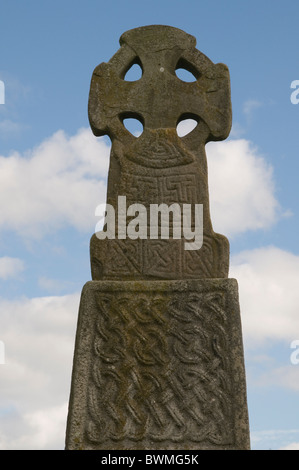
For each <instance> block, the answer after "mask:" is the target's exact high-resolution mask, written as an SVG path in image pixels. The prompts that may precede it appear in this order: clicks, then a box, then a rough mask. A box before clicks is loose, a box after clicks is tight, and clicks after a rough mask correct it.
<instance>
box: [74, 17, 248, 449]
mask: <svg viewBox="0 0 299 470" xmlns="http://www.w3.org/2000/svg"><path fill="white" fill-rule="evenodd" d="M120 45H121V47H120V49H119V51H118V52H117V53H116V54H115V55H114V56H113V57H112V59H111V60H110V61H109V62H108V63H103V64H101V65H99V66H98V67H97V68H96V69H95V71H94V73H93V76H92V80H91V88H90V97H89V119H90V124H91V127H92V130H93V132H94V133H95V135H97V136H101V135H104V134H108V135H109V136H110V138H111V140H112V149H111V157H110V169H109V176H108V188H107V213H108V207H110V208H111V207H112V209H113V210H112V211H111V213H114V216H115V219H114V222H118V224H116V225H117V227H114V228H115V233H114V236H111V233H112V232H109V230H108V225H109V223H110V219H109V218H107V220H106V225H105V226H104V228H103V230H102V231H100V232H99V233H96V234H95V235H93V237H92V239H91V244H90V256H91V268H92V279H93V280H92V281H89V282H87V283H86V284H85V286H84V288H83V290H82V295H81V302H80V309H79V318H78V326H77V335H76V344H75V352H74V363H73V374H72V384H71V394H70V401H69V413H68V423H67V432H66V448H67V449H90V450H92V449H95V450H101V449H106V450H118V449H119V450H124V449H127V450H137V449H141V450H142V449H143V450H144V449H153V450H159V449H161V450H166V449H173V450H175V449H177V450H192V449H195V450H198V449H221V450H224V449H249V446H250V444H249V424H248V411H247V402H246V380H245V369H244V359H243V344H242V329H241V321H240V310H239V300H238V285H237V281H236V280H235V279H228V278H227V276H228V266H229V247H228V241H227V239H226V238H225V237H224V236H222V235H219V234H216V233H214V231H213V228H212V224H211V220H210V214H209V194H208V177H207V162H206V155H205V144H206V143H207V142H208V141H209V140H222V139H225V138H226V137H227V135H228V133H229V130H230V126H231V104H230V85H229V74H228V69H227V67H226V66H225V65H222V64H217V65H215V64H213V63H212V62H211V61H210V60H209V59H208V58H207V57H206V56H204V55H203V54H202V53H201V52H199V51H198V50H197V49H196V48H195V39H194V38H193V37H192V36H190V35H188V34H186V33H184V32H183V31H181V30H179V29H176V28H172V27H169V26H146V27H142V28H137V29H134V30H132V31H128V32H126V33H125V34H123V35H122V37H121V39H120ZM133 64H139V65H140V67H141V68H142V77H141V78H140V79H139V80H136V81H133V82H129V81H127V80H126V79H125V78H126V73H127V71H128V70H129V69H130V67H131V66H132V65H133ZM178 68H185V69H186V70H187V71H189V72H191V73H192V74H193V75H194V82H193V83H186V82H183V81H182V80H180V79H179V78H178V77H177V76H176V69H178ZM130 117H134V118H136V119H138V120H139V121H140V122H141V123H142V124H143V132H142V134H141V135H140V136H134V135H132V134H131V133H130V132H129V131H128V130H127V129H126V128H125V126H124V120H125V119H126V118H130ZM185 118H193V119H194V120H196V122H197V126H196V127H195V129H194V130H193V131H192V132H190V133H189V134H188V135H186V136H185V137H179V136H178V134H177V130H176V128H177V124H178V123H179V122H180V121H181V120H183V119H185ZM120 203H121V204H120ZM137 204H138V207H140V205H142V207H143V208H144V209H145V211H146V217H144V218H143V219H140V220H142V222H140V227H139V231H138V233H139V235H140V234H143V235H145V234H146V235H147V234H148V229H149V231H150V234H151V233H152V232H151V230H153V226H152V225H153V224H152V221H153V219H152V218H151V216H152V213H151V212H150V215H149V218H148V212H147V211H148V210H150V211H151V209H152V208H153V206H154V207H155V208H156V209H157V206H158V207H160V206H161V204H165V205H167V207H173V208H174V207H175V208H176V210H173V218H172V219H171V222H170V226H171V227H170V228H171V229H172V233H171V234H170V236H169V237H168V238H167V237H163V236H162V235H163V233H164V232H163V230H164V228H165V227H164V225H163V224H164V222H163V221H162V219H156V226H154V229H155V230H156V232H155V230H154V233H155V234H156V235H157V234H158V235H159V236H156V237H152V238H151V237H148V236H139V237H135V238H134V237H131V238H130V237H127V234H128V233H127V229H128V227H129V225H130V223H131V222H132V219H131V218H132V216H134V210H135V209H136V207H137ZM190 205H191V206H193V205H194V206H195V207H201V208H202V219H201V220H202V221H203V237H202V238H203V239H202V245H201V246H200V248H199V249H194V250H189V249H185V248H186V245H185V242H186V239H187V240H188V236H187V235H188V234H187V235H186V232H185V231H184V230H183V231H182V225H183V229H185V225H184V223H183V224H182V220H183V222H184V221H186V219H184V217H183V219H177V218H176V216H177V214H181V213H182V212H183V215H185V212H184V211H185V210H186V207H189V206H190ZM130 208H131V209H132V208H133V209H132V210H131V211H129V209H130ZM176 211H177V212H176ZM168 215H169V214H168ZM133 220H134V219H133ZM196 220H197V219H196V215H195V217H194V219H192V220H191V217H190V218H189V222H190V227H191V228H193V229H196ZM168 221H170V217H169V219H168ZM120 222H121V223H120ZM123 222H125V224H124V225H125V230H123V226H122V223H123ZM135 222H136V219H135ZM194 233H196V232H194ZM108 234H109V236H108ZM179 234H180V235H182V234H183V236H181V237H179V236H178V235H179Z"/></svg>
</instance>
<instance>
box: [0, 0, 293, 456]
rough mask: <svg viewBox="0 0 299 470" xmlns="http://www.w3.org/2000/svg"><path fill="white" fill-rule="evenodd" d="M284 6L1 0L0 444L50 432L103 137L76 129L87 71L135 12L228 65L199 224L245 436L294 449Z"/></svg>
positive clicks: (67, 366) (289, 55)
mask: <svg viewBox="0 0 299 470" xmlns="http://www.w3.org/2000/svg"><path fill="white" fill-rule="evenodd" d="M298 14H299V4H298V2H296V1H295V0H292V1H291V0H286V1H284V2H279V1H276V0H272V1H267V0H259V1H256V0H251V1H247V0H243V1H242V2H241V1H235V0H227V1H219V0H215V1H200V0H194V1H193V0H191V1H188V0H186V1H185V2H181V1H176V0H172V1H171V2H170V1H165V0H159V1H156V0H151V1H150V2H147V1H143V2H140V1H139V2H137V1H135V0H134V1H130V0H128V1H127V2H122V1H116V0H111V1H110V2H104V1H101V0H98V1H94V0H86V1H84V2H83V1H76V0H73V1H69V0H60V1H59V2H58V1H56V0H52V1H51V2H50V1H45V0H44V1H31V0H27V1H26V2H23V1H21V0H9V1H8V0H2V2H1V5H0V80H1V81H2V82H3V83H4V84H5V104H0V205H1V210H0V214H1V217H0V341H2V342H3V343H4V345H5V364H0V382H1V386H0V389H1V399H0V419H1V426H0V448H1V449H17V448H24V449H54V448H55V449H59V448H63V447H64V432H65V419H66V407H67V402H68V396H69V386H70V374H71V367H72V354H73V346H74V338H75V329H76V321H77V312H78V302H79V296H80V291H81V289H82V287H83V285H84V283H85V282H86V281H88V280H90V267H89V239H90V237H91V235H92V233H93V230H94V227H95V224H96V222H97V220H96V218H95V216H94V211H95V207H96V205H97V204H99V203H102V202H104V200H105V188H106V176H107V169H108V161H109V144H108V140H107V139H106V138H95V137H94V136H93V135H92V134H91V131H90V130H89V124H88V116H87V101H88V93H89V85H90V79H91V74H92V71H93V69H94V68H95V66H96V65H98V64H99V63H100V62H105V61H108V60H109V59H110V58H111V57H112V55H113V54H114V53H115V52H116V50H117V49H118V47H119V42H118V40H119V37H120V36H121V34H122V33H123V32H125V31H127V30H129V29H132V28H135V27H138V26H144V25H150V24H166V25H170V26H174V27H178V28H180V29H183V30H184V31H186V32H187V33H189V34H192V35H193V36H195V37H196V39H197V48H198V49H199V50H201V51H202V52H203V53H204V54H206V55H207V56H208V57H209V58H210V59H211V60H212V61H213V62H215V63H217V62H223V63H225V64H226V65H228V67H229V70H230V77H231V91H232V107H233V128H232V132H231V135H230V137H229V138H228V139H227V141H226V142H224V143H211V144H209V145H208V146H207V155H208V162H209V181H210V197H211V212H212V219H213V224H214V228H215V230H216V231H218V232H219V233H223V234H225V235H226V236H228V238H229V240H230V245H231V272H230V275H231V277H236V278H237V280H238V282H239V289H240V303H241V313H242V323H243V336H244V347H245V359H246V373H247V386H248V406H249V417H250V429H251V443H252V448H253V449H281V448H288V449H299V425H298V422H299V408H298V394H299V364H297V365H296V364H292V363H291V361H290V356H291V353H292V352H293V351H294V350H292V349H291V348H290V344H291V342H292V341H294V340H296V339H299V311H298V304H299V294H298V291H299V289H298V285H299V249H298V236H297V234H298V226H299V219H298V184H297V180H298V173H299V163H298V154H299V139H298V135H299V104H298V105H294V104H292V103H291V100H290V96H291V93H292V91H293V90H292V89H291V88H290V86H291V82H292V81H293V80H299V53H298V47H297V45H298ZM0 101H1V100H0ZM298 357H299V354H298Z"/></svg>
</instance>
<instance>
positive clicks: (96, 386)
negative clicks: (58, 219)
mask: <svg viewBox="0 0 299 470" xmlns="http://www.w3.org/2000/svg"><path fill="white" fill-rule="evenodd" d="M249 445H250V444H249V424H248V412H247V399H246V381H245V370H244V359H243V344H242V331H241V323H240V311H239V300H238V284H237V281H236V280H235V279H210V280H188V281H183V280H180V281H139V282H133V281H125V282H122V281H91V282H88V283H87V284H86V285H85V286H84V288H83V291H82V296H81V304H80V310H79V318H78V325H77V336H76V345H75V354H74V364H73V375H72V385H71V395H70V402H69V414H68V423H67V432H66V449H86V450H87V449H102V450H104V449H106V450H117V449H122V450H124V449H127V450H129V449H133V450H139V449H145V450H149V449H154V450H160V449H165V450H167V449H171V450H185V449H186V450H189V449H190V450H192V449H197V450H198V449H219V450H222V449H249Z"/></svg>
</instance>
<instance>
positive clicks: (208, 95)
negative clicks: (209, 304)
mask: <svg viewBox="0 0 299 470" xmlns="http://www.w3.org/2000/svg"><path fill="white" fill-rule="evenodd" d="M120 45H121V47H120V49H119V50H118V52H117V53H116V54H115V55H114V56H113V57H112V59H111V60H110V61H109V62H108V63H102V64H100V65H99V66H97V67H96V68H95V70H94V72H93V76H92V80H91V87H90V95H89V120H90V125H91V128H92V131H93V133H94V134H95V135H96V136H102V135H105V134H107V135H108V136H109V137H110V139H111V141H112V149H111V158H110V169H109V176H108V188H107V203H109V204H111V205H113V206H114V207H116V206H117V200H118V196H126V198H127V202H128V203H136V202H138V203H142V204H144V205H145V206H146V207H149V205H150V204H160V203H165V204H173V203H178V204H180V205H183V204H202V205H203V246H202V248H201V249H200V250H198V252H196V253H195V252H194V253H192V254H190V253H187V252H184V251H183V245H182V243H181V241H178V240H137V241H136V240H134V241H132V240H113V241H112V240H99V239H98V238H97V237H96V235H94V236H93V238H92V240H91V265H92V275H93V279H117V278H122V279H123V278H128V279H146V278H154V279H155V278H157V279H180V278H209V277H227V272H228V264H229V245H228V241H227V239H226V238H225V237H224V236H222V235H219V234H216V233H215V232H214V231H213V228H212V224H211V220H210V211H209V193H208V176H207V161H206V154H205V144H206V143H207V142H209V141H211V140H223V139H225V138H226V137H227V136H228V134H229V131H230V128H231V101H230V82H229V72H228V69H227V67H226V66H225V65H223V64H213V62H211V61H210V60H209V59H208V58H207V57H206V56H205V55H204V54H202V53H201V52H200V51H198V50H197V49H196V48H195V45H196V40H195V38H194V37H193V36H190V35H189V34H186V33H185V32H183V31H181V30H179V29H177V28H173V27H168V26H159V25H155V26H146V27H141V28H136V29H134V30H131V31H128V32H126V33H124V34H123V35H122V36H121V38H120ZM133 64H138V65H139V66H140V67H141V69H142V76H141V78H140V79H138V80H136V81H127V80H125V76H126V73H127V71H128V70H129V69H130V68H131V67H132V65H133ZM179 68H184V69H186V70H187V71H189V72H190V73H192V74H193V76H194V81H193V82H191V83H187V82H184V81H183V80H181V79H179V78H178V76H177V75H176V70H177V69H179ZM127 118H135V119H137V120H139V121H140V122H141V123H142V125H143V132H142V133H141V135H140V136H134V135H132V134H131V133H130V132H129V131H128V130H127V129H126V127H125V126H124V120H125V119H127ZM190 118H192V119H193V120H195V121H196V122H197V125H196V127H195V129H194V130H192V131H191V132H190V133H189V134H187V135H186V136H184V137H179V135H178V133H177V125H178V123H180V122H181V121H182V120H185V119H190ZM107 244H109V248H108V246H107ZM174 258H175V260H174Z"/></svg>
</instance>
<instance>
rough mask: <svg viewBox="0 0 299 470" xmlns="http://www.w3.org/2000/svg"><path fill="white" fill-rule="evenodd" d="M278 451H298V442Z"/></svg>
mask: <svg viewBox="0 0 299 470" xmlns="http://www.w3.org/2000/svg"><path fill="white" fill-rule="evenodd" d="M279 450H299V442H292V443H291V444H288V445H286V446H284V447H281V448H280V449H279Z"/></svg>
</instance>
